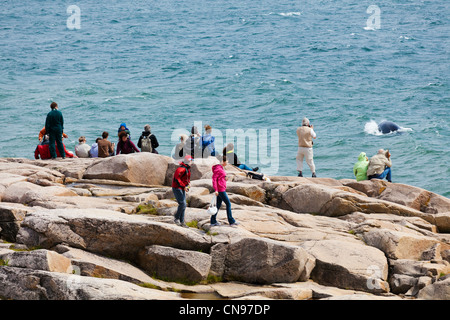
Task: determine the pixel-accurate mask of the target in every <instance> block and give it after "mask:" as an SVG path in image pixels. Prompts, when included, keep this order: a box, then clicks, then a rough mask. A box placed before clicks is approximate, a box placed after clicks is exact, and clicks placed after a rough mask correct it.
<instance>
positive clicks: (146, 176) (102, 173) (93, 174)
mask: <svg viewBox="0 0 450 320" xmlns="http://www.w3.org/2000/svg"><path fill="white" fill-rule="evenodd" d="M171 162H172V159H171V158H169V157H166V156H162V155H158V154H154V153H149V152H141V153H133V154H127V155H118V156H115V157H110V158H105V159H103V161H100V162H96V163H94V164H93V165H92V166H90V167H88V168H87V169H86V171H85V172H84V174H83V179H106V180H116V181H125V182H131V183H136V184H142V185H164V182H165V178H166V171H167V168H168V166H169V163H171Z"/></svg>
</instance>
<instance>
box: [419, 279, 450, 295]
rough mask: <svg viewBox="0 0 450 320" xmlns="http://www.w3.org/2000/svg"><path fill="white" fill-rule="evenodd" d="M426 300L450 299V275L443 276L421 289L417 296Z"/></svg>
mask: <svg viewBox="0 0 450 320" xmlns="http://www.w3.org/2000/svg"><path fill="white" fill-rule="evenodd" d="M417 297H418V298H419V299H425V300H450V276H448V275H447V276H446V277H443V278H441V279H439V280H438V281H436V282H435V283H433V284H430V285H428V286H426V287H425V288H423V289H422V290H420V291H419V294H418V296H417Z"/></svg>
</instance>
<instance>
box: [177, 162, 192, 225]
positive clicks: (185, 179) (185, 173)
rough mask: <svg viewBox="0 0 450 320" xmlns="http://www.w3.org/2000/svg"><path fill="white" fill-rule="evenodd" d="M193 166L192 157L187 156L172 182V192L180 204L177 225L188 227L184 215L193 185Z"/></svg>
mask: <svg viewBox="0 0 450 320" xmlns="http://www.w3.org/2000/svg"><path fill="white" fill-rule="evenodd" d="M191 164H192V157H191V156H190V155H187V156H185V157H184V160H183V161H182V162H180V166H179V167H178V168H177V170H175V173H174V175H173V180H172V191H173V194H174V196H175V199H176V200H177V202H178V209H177V212H176V213H175V224H177V225H179V226H182V227H187V226H186V224H185V223H184V213H185V211H186V206H187V205H186V192H189V185H190V183H191V170H190V169H191Z"/></svg>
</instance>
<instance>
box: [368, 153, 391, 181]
mask: <svg viewBox="0 0 450 320" xmlns="http://www.w3.org/2000/svg"><path fill="white" fill-rule="evenodd" d="M391 167H392V161H391V153H390V152H389V150H386V151H385V150H383V149H380V150H378V153H377V154H376V155H374V156H373V157H372V158H370V161H369V167H368V168H367V177H368V178H369V180H371V179H384V178H386V179H387V181H389V182H392V169H391Z"/></svg>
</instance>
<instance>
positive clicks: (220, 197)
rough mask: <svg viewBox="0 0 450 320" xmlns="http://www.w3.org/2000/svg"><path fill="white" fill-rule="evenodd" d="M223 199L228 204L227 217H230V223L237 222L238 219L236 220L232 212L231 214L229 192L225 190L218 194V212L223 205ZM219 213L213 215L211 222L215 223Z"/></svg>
mask: <svg viewBox="0 0 450 320" xmlns="http://www.w3.org/2000/svg"><path fill="white" fill-rule="evenodd" d="M222 201H223V202H225V205H226V206H227V218H228V223H229V224H232V223H235V222H236V221H235V220H234V218H233V216H232V214H231V202H230V199H228V195H227V193H226V192H225V191H224V192H219V195H218V196H217V204H216V206H217V213H219V209H220V207H221V205H222ZM217 213H216V214H215V215H212V216H211V224H214V223H216V222H217V220H216V218H217Z"/></svg>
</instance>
